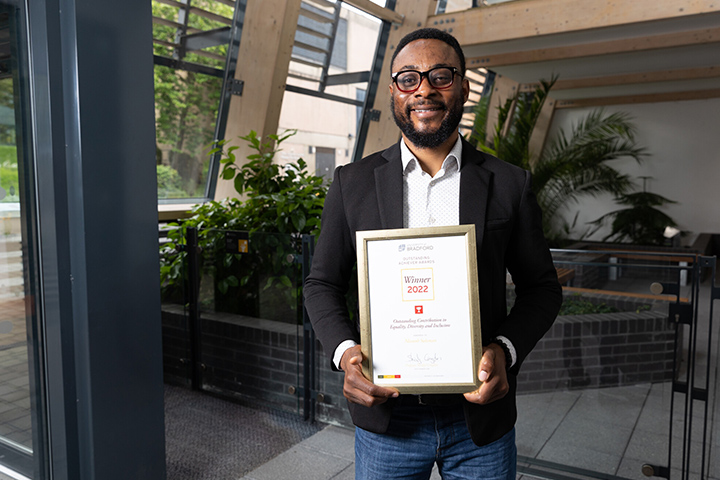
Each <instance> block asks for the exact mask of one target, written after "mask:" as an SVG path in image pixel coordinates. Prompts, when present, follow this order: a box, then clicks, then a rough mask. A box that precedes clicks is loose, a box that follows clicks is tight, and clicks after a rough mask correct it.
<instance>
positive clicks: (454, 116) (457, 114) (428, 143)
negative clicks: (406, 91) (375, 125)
mask: <svg viewBox="0 0 720 480" xmlns="http://www.w3.org/2000/svg"><path fill="white" fill-rule="evenodd" d="M421 105H426V106H433V107H441V108H442V109H443V110H445V111H446V112H447V114H446V115H445V118H443V121H442V123H441V124H440V126H439V127H438V128H437V129H435V131H430V132H426V131H424V132H421V131H418V130H417V129H416V128H415V125H413V123H412V120H410V115H411V111H412V109H413V108H416V107H418V106H421ZM390 110H391V111H392V114H393V118H394V119H395V123H396V124H397V126H398V128H400V131H401V132H402V133H403V134H404V135H405V137H407V139H408V140H410V142H411V143H412V144H413V145H415V146H416V147H417V148H436V147H439V146H440V145H442V144H443V143H445V141H446V140H447V139H448V138H450V136H451V135H452V134H453V133H454V132H456V131H457V129H458V125H460V120H461V119H462V116H463V102H462V98H457V99H456V100H455V101H453V103H452V104H450V105H448V104H445V103H442V102H423V103H417V104H415V105H412V106H408V107H406V108H405V115H404V116H403V115H400V114H399V113H398V111H397V110H399V109H397V108H396V107H395V100H394V98H392V97H391V98H390Z"/></svg>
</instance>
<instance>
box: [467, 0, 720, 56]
mask: <svg viewBox="0 0 720 480" xmlns="http://www.w3.org/2000/svg"><path fill="white" fill-rule="evenodd" d="M718 3H720V2H718ZM717 42H720V27H717V28H703V29H700V30H689V31H685V32H675V33H666V34H662V35H652V36H645V37H636V38H623V39H621V40H610V41H606V42H596V43H584V44H578V45H568V46H563V47H554V48H540V49H537V50H525V51H518V52H507V53H499V54H495V55H484V56H482V57H472V58H468V59H466V62H467V64H468V68H476V67H484V68H493V67H500V66H507V65H518V64H524V63H535V62H547V61H551V60H563V59H568V58H581V57H592V56H598V55H608V54H611V53H628V52H643V51H648V50H657V49H661V48H671V47H683V46H688V45H703V44H707V43H717Z"/></svg>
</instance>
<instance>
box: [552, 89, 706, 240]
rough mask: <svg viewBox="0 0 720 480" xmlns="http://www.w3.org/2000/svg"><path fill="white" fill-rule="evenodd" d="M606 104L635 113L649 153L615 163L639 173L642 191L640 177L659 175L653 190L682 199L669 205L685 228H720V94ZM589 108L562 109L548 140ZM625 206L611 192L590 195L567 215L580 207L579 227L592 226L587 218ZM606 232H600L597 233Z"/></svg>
mask: <svg viewBox="0 0 720 480" xmlns="http://www.w3.org/2000/svg"><path fill="white" fill-rule="evenodd" d="M604 110H605V111H606V112H616V111H623V112H627V113H629V114H630V115H631V116H632V117H633V119H634V123H635V125H636V127H637V135H636V138H637V140H638V143H639V144H640V145H643V146H645V147H646V148H647V151H648V153H649V155H648V157H647V158H646V159H645V161H644V162H643V163H642V164H640V165H638V164H637V163H635V161H634V160H632V159H622V160H617V161H614V163H613V165H614V166H616V167H617V168H618V170H620V171H622V172H624V173H628V174H629V175H630V176H631V177H632V178H633V179H636V182H637V185H638V191H640V190H641V189H642V180H641V179H639V178H638V177H640V176H650V177H653V178H652V179H650V180H648V181H647V190H648V191H650V192H653V193H656V194H659V195H662V196H664V197H666V198H669V199H671V200H675V201H676V202H678V203H677V204H672V205H668V206H666V207H663V211H664V212H665V213H666V214H668V215H669V216H670V217H671V218H673V219H674V220H675V222H676V223H677V224H678V226H679V228H680V229H681V230H683V231H689V232H692V233H694V234H698V233H720V99H709V100H693V101H686V102H665V103H653V104H639V105H618V106H612V107H605V109H604ZM589 111H591V109H589V108H582V109H559V110H557V111H556V112H555V117H554V119H553V124H552V127H551V130H550V136H549V137H548V142H549V141H550V140H551V139H552V138H553V137H554V134H555V133H556V132H557V129H558V128H559V127H561V128H563V129H564V130H565V133H566V135H567V134H568V133H569V132H570V129H571V125H572V124H573V123H574V122H577V121H578V119H580V118H582V117H584V115H586V114H587V113H588V112H589ZM619 208H623V207H620V206H618V205H617V204H616V203H614V202H613V199H612V197H611V196H604V197H602V198H592V197H585V198H584V199H583V200H581V202H580V204H572V205H569V206H568V207H566V211H565V212H564V216H565V218H566V219H568V220H569V221H572V219H573V217H574V216H575V213H576V212H578V211H579V217H578V222H577V226H576V228H575V232H576V233H577V232H581V231H583V230H585V229H586V228H587V225H586V223H587V222H589V221H592V220H595V219H597V218H598V217H600V216H602V215H603V214H605V213H607V212H610V211H613V210H617V209H619ZM606 233H609V229H608V230H607V232H606ZM603 236H604V234H603V232H598V233H597V234H595V235H594V236H593V237H592V239H601V238H602V237H603ZM689 238H692V236H690V237H689Z"/></svg>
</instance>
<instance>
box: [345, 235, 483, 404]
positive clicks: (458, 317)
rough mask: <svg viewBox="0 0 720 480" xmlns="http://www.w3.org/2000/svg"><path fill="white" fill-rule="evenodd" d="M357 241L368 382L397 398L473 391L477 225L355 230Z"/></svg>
mask: <svg viewBox="0 0 720 480" xmlns="http://www.w3.org/2000/svg"><path fill="white" fill-rule="evenodd" d="M356 240H357V265H358V269H357V270H358V293H359V310H360V336H361V345H362V347H361V348H362V352H363V357H364V360H363V373H364V374H365V376H366V377H367V378H368V379H370V380H371V381H372V382H373V383H375V384H376V385H381V386H384V387H392V388H396V389H397V390H398V391H399V392H400V393H410V394H422V393H465V392H470V391H473V390H476V389H477V388H478V387H479V386H480V384H481V382H480V380H479V378H478V372H477V369H478V362H479V361H480V358H481V356H482V334H481V323H480V297H479V292H478V275H477V272H478V265H477V250H476V240H475V226H474V225H457V226H444V227H426V228H402V229H394V230H367V231H358V232H357V235H356Z"/></svg>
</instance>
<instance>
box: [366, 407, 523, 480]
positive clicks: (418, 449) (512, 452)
mask: <svg viewBox="0 0 720 480" xmlns="http://www.w3.org/2000/svg"><path fill="white" fill-rule="evenodd" d="M436 462H437V464H438V470H439V471H440V475H441V476H442V478H443V479H446V480H460V479H465V480H470V479H472V480H480V479H482V480H515V475H516V470H517V465H516V463H517V449H516V447H515V430H514V429H513V430H511V431H510V432H509V433H507V434H506V435H505V436H504V437H502V438H501V439H500V440H498V441H496V442H493V443H491V444H489V445H485V446H482V447H478V446H477V445H475V444H474V443H473V441H472V439H471V438H470V432H469V431H468V428H467V425H466V423H465V415H464V414H463V408H462V406H450V407H446V406H442V407H435V406H421V405H418V406H396V407H395V408H394V409H393V415H392V418H391V420H390V426H389V428H388V431H387V433H385V434H382V435H381V434H376V433H372V432H368V431H367V430H363V429H361V428H356V429H355V480H395V479H407V480H427V479H428V478H430V474H431V473H432V469H433V465H434V464H435V463H436Z"/></svg>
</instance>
